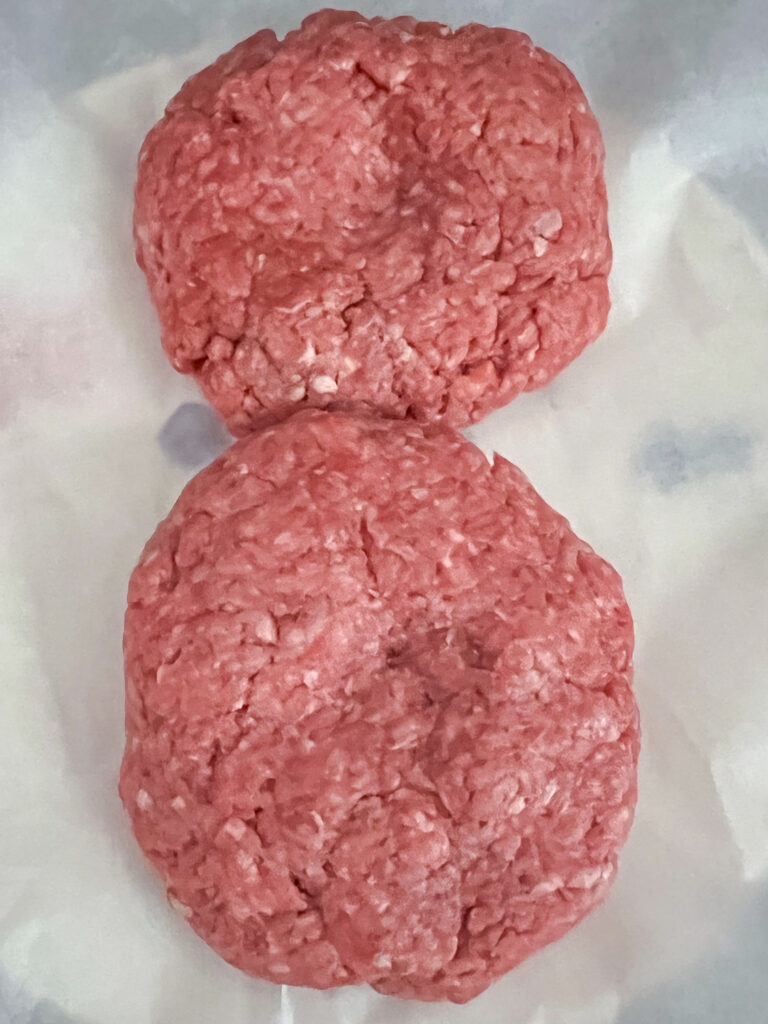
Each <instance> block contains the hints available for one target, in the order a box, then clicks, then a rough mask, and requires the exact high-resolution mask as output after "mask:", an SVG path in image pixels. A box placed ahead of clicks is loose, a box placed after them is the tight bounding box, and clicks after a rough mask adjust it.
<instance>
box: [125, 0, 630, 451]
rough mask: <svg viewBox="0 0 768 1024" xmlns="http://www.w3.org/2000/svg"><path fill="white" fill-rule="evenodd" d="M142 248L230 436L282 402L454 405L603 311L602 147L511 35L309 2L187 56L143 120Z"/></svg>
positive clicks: (271, 416)
mask: <svg viewBox="0 0 768 1024" xmlns="http://www.w3.org/2000/svg"><path fill="white" fill-rule="evenodd" d="M135 236H136V246H137V256H138V261H139V263H140V265H141V266H142V267H143V269H144V271H145V272H146V275H147V278H148V281H149V286H150V289H151V292H152V296H153V299H154V302H155V305H156V306H157V309H158V311H159V314H160V319H161V321H162V328H163V342H164V345H165V348H166V351H167V353H168V355H169V357H170V359H171V361H172V363H173V365H174V366H175V367H176V368H177V369H178V370H181V371H182V372H185V373H193V374H194V375H195V377H196V378H197V379H198V381H199V382H200V384H201V385H202V389H203V391H204V393H205V394H206V395H207V397H208V398H209V399H210V401H211V402H212V403H213V405H214V406H215V407H216V408H217V409H218V411H219V412H220V413H221V415H222V416H223V417H224V419H225V420H226V422H227V424H228V425H229V427H230V429H231V430H232V431H233V432H234V433H236V434H243V433H246V432H247V431H248V430H250V429H252V428H253V427H254V426H262V425H265V424H266V423H269V422H274V421H275V420H278V419H280V418H282V417H283V416H285V415H286V414H287V412H289V411H291V410H295V409H296V407H297V406H300V405H310V406H320V407H325V406H327V405H329V404H330V403H338V402H342V403H346V404H348V405H364V406H365V405H367V406H375V407H377V408H378V409H380V410H382V411H384V412H385V413H387V414H388V415H390V416H397V417H402V416H412V417H414V418H416V419H419V420H426V421H432V420H436V419H441V418H442V419H444V420H445V421H446V422H447V423H449V424H451V425H453V426H462V425H465V424H467V423H470V422H471V421H474V420H477V419H480V418H481V417H482V416H484V415H486V414H487V413H488V412H490V411H491V410H492V409H495V408H497V407H498V406H501V405H504V404H505V403H506V402H508V401H509V400H510V399H511V398H513V397H514V396H515V395H516V394H518V393H519V392H520V391H523V390H526V389H531V388H536V387H539V386H541V385H542V384H545V383H546V382H547V381H549V380H550V379H551V378H552V377H554V375H555V374H556V373H558V372H559V371H560V370H561V369H562V368H563V367H564V366H565V365H566V364H567V363H569V362H570V361H571V360H572V359H573V358H574V356H576V355H577V354H578V353H579V352H580V351H581V350H582V349H583V348H584V346H585V345H586V344H587V343H588V342H590V341H592V340H593V339H594V338H595V337H597V335H598V334H599V333H600V331H601V330H602V329H603V327H604V326H605V320H606V316H607V313H608V308H609V299H608V287H607V274H608V270H609V267H610V262H611V248H610V242H609V238H608V228H607V221H606V197H605V186H604V184H603V146H602V141H601V138H600V132H599V129H598V126H597V122H596V121H595V118H594V116H593V115H592V112H591V111H590V109H589V107H588V106H587V102H586V100H585V98H584V94H583V93H582V91H581V89H580V88H579V85H578V83H577V82H576V80H575V79H574V77H573V75H572V74H571V73H570V72H569V71H568V69H567V68H565V67H564V66H563V65H562V64H560V63H559V62H558V61H557V60H555V58H554V57H552V56H551V55H550V54H548V53H546V52H545V51H543V50H538V49H536V48H535V47H534V46H533V45H532V43H531V41H530V39H529V38H528V37H527V36H525V35H523V34H521V33H519V32H511V31H509V30H507V29H490V28H485V27H484V26H482V25H467V26H465V27H464V28H460V29H458V30H457V31H456V32H452V31H450V30H449V29H448V28H446V27H444V26H442V25H438V24H434V23H423V22H418V21H414V20H413V19H412V18H395V19H394V20H392V21H387V20H384V19H381V18H373V19H370V20H369V19H367V18H364V17H362V16H361V15H359V14H354V13H350V12H344V13H342V12H338V11H323V12H321V13H319V14H316V15H314V16H313V17H311V18H308V19H307V20H306V21H305V22H304V24H303V25H302V27H301V29H299V30H297V31H295V32H291V33H289V34H288V35H287V36H286V38H285V40H284V41H283V42H279V41H278V40H277V38H276V37H275V34H274V33H273V32H271V31H267V30H265V31H263V32H259V33H257V34H256V35H255V36H253V37H251V38H250V39H246V40H245V42H243V43H240V45H239V46H236V47H235V48H234V49H233V50H232V51H231V52H230V53H227V54H225V55H224V56H223V57H221V58H220V59H219V60H218V61H217V62H216V63H215V64H213V65H212V66H211V67H209V68H206V69H205V70H204V71H201V72H200V73H199V74H197V75H195V76H194V77H193V78H191V79H190V80H189V81H188V82H187V83H186V84H185V85H184V87H183V88H182V90H181V92H180V93H179V94H178V95H177V96H176V97H175V98H174V99H173V100H172V101H171V102H170V104H169V105H168V108H167V111H166V114H165V117H164V118H163V119H162V121H160V123H159V124H158V125H157V126H156V127H155V128H154V129H153V130H152V132H151V133H150V134H149V136H148V138H147V140H146V142H145V143H144V147H143V149H142V152H141V157H140V160H139V178H138V184H137V188H136V211H135Z"/></svg>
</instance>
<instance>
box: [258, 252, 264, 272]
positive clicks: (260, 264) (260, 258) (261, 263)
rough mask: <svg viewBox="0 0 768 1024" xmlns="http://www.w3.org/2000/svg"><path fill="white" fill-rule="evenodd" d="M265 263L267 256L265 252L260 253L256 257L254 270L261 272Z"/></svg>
mask: <svg viewBox="0 0 768 1024" xmlns="http://www.w3.org/2000/svg"><path fill="white" fill-rule="evenodd" d="M266 262H267V254H266V253H265V252H260V253H259V255H258V256H257V257H256V269H257V270H261V269H262V268H263V267H264V264H265V263H266Z"/></svg>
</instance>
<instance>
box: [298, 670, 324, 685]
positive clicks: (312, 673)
mask: <svg viewBox="0 0 768 1024" xmlns="http://www.w3.org/2000/svg"><path fill="white" fill-rule="evenodd" d="M319 678H320V673H319V672H318V671H317V669H316V668H310V669H308V670H307V671H306V672H305V673H304V675H303V676H302V679H303V680H304V685H305V686H314V684H315V683H316V682H317V680H318V679H319Z"/></svg>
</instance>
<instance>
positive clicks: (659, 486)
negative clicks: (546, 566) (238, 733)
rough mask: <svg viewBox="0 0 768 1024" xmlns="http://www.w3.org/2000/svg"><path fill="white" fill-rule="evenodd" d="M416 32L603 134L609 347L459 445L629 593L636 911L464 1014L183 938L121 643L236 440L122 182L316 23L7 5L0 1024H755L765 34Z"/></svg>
mask: <svg viewBox="0 0 768 1024" xmlns="http://www.w3.org/2000/svg"><path fill="white" fill-rule="evenodd" d="M363 6H364V9H365V11H366V13H373V12H374V11H379V12H380V13H386V14H393V13H397V12H399V10H400V8H399V7H398V6H396V5H394V4H391V3H386V4H383V5H379V6H378V7H376V6H375V5H373V4H365V5H363ZM410 8H411V11H412V12H413V13H415V14H417V15H418V16H421V17H432V18H439V19H441V20H451V21H453V22H454V23H461V22H462V21H467V20H472V19H475V20H482V21H485V22H487V23H488V22H490V23H498V24H507V25H511V26H513V27H516V28H522V29H525V30H527V31H529V32H530V33H531V34H532V35H533V37H534V39H535V41H536V42H538V43H540V44H541V45H543V46H545V47H547V48H548V49H550V50H552V51H553V52H554V53H556V54H557V55H558V56H560V57H561V58H562V59H564V60H565V61H566V62H567V63H569V64H570V65H571V66H572V67H573V69H574V70H575V71H576V73H577V74H578V76H579V77H580V79H581V81H582V83H583V84H584V86H585V88H586V89H587V91H588V93H589V95H590V98H591V100H592V102H593V105H594V108H595V110H596V112H597V114H598V116H599V118H600V120H601V123H602V126H603V131H604V136H605V142H606V147H607V150H608V180H609V190H610V198H611V225H612V233H613V239H614V245H615V267H614V271H613V275H612V291H613V302H614V306H613V312H612V315H611V321H610V325H609V327H608V329H607V331H606V332H605V334H604V336H603V337H602V338H601V339H600V340H599V341H598V342H597V343H596V344H595V345H593V346H592V347H591V348H590V349H589V350H588V351H587V352H586V353H585V354H584V355H583V356H582V357H581V358H580V359H578V360H577V361H576V362H575V363H574V364H573V365H572V366H571V367H570V368H569V369H568V370H567V371H566V372H565V373H563V374H562V375H561V376H560V377H559V378H558V379H557V380H556V381H555V382H554V383H553V384H552V385H551V386H549V387H548V388H546V389H544V390H543V391H540V392H536V393H534V394H531V395H527V396H524V397H522V398H520V399H518V400H517V401H515V402H514V403H513V404H512V405H511V406H509V407H508V408H507V409H505V410H502V411H500V412H498V413H496V414H494V415H493V416H491V417H490V418H489V419H487V420H486V421H485V422H483V423H482V424H480V425H478V426H477V427H475V428H473V429H472V430H471V431H470V432H469V433H470V434H471V436H472V437H473V438H474V439H475V440H476V441H477V442H478V443H480V444H482V445H483V447H484V448H486V449H487V450H489V451H490V450H491V449H494V448H495V449H497V450H499V451H500V452H502V453H503V454H504V455H505V456H507V457H509V458H510V459H512V460H513V461H514V462H516V463H518V464H520V465H521V466H522V468H523V469H524V470H525V471H526V472H527V473H528V475H529V476H530V478H531V480H532V481H533V483H534V484H535V486H536V487H537V488H538V489H539V490H540V491H541V492H542V493H543V495H544V496H545V497H546V498H547V499H548V500H549V501H550V502H551V503H552V504H553V505H554V506H555V507H556V508H557V509H559V510H560V511H562V512H563V513H565V514H566V515H567V516H568V517H569V518H570V519H571V522H572V524H573V526H574V528H575V529H576V531H577V532H578V533H580V534H581V535H582V536H584V537H585V538H586V539H587V540H589V541H590V542H591V543H592V544H593V545H594V547H595V548H596V549H597V550H598V551H599V552H600V553H601V554H602V555H604V556H605V557H607V558H609V559H610V560H611V561H612V562H613V563H614V564H615V565H616V566H617V567H618V568H619V570H620V571H621V572H622V574H623V576H624V579H625V582H626V589H627V594H628V597H629V600H630V603H631V605H632V608H633V611H634V614H635V619H636V626H637V635H638V645H637V659H636V665H637V671H636V688H637V695H638V699H639V702H640V706H641V711H642V716H643V729H644V748H643V756H642V765H641V794H640V804H639V808H638V813H637V821H636V825H635V829H634V832H633V834H632V837H631V839H630V841H629V844H628V846H627V848H626V850H625V853H624V856H623V859H622V862H621V869H620V874H619V880H618V882H617V884H616V887H615V889H614V890H613V892H612V894H611V896H610V897H609V899H608V901H607V903H606V904H605V905H604V906H603V907H602V908H601V909H600V910H599V911H598V912H597V913H595V914H594V915H593V916H592V917H591V918H590V919H588V920H587V921H586V922H585V923H584V924H583V925H582V926H580V927H579V928H577V929H576V930H575V931H573V932H572V933H571V934H570V935H569V936H568V937H567V938H566V939H564V940H563V941H562V942H560V943H558V944H556V945H555V946H552V947H550V948H549V949H548V950H546V951H544V952H543V953H541V954H539V955H537V956H535V957H534V958H532V959H531V960H530V961H528V962H527V963H526V964H524V965H523V966H521V967H520V968H518V969H517V970H516V971H514V972H513V973H512V974H511V975H510V976H508V977H507V978H506V979H504V980H503V981H501V982H499V983H498V984H496V985H494V986H493V987H492V988H491V990H490V991H489V992H487V993H486V994H485V995H483V996H481V997H480V998H478V999H477V1000H475V1001H474V1002H473V1003H471V1004H469V1005H468V1006H465V1007H453V1006H450V1005H424V1004H422V1005H420V1004H415V1003H402V1002H399V1001H396V1000H392V999H387V998H385V997H383V996H377V995H375V994H372V993H371V992H369V991H368V990H366V989H350V990H342V991H339V992H337V993H333V994H324V993H318V992H313V991H308V990H291V989H283V990H281V989H279V988H277V987H274V986H271V985H268V984H266V983H259V982H256V981H253V980H251V979H248V978H246V977H245V976H243V975H241V974H239V973H238V972H237V971H235V970H234V969H232V968H230V967H228V966H227V965H225V964H224V963H223V962H221V961H220V960H219V959H218V958H217V957H216V956H215V955H214V954H213V953H211V952H210V951H209V950H208V949H207V948H206V947H205V946H204V945H203V944H202V942H200V941H199V940H198V939H197V938H196V937H195V935H194V934H193V933H192V932H191V930H190V929H189V928H188V927H187V925H186V924H185V923H184V922H183V921H181V920H180V919H177V918H176V917H175V916H174V914H173V912H172V911H171V909H170V908H169V907H168V905H167V903H166V901H165V899H164V896H163V892H162V887H161V885H160V884H159V882H158V881H157V880H156V879H155V878H154V877H153V875H152V874H151V872H150V871H149V870H148V868H147V867H146V866H145V863H144V861H143V859H142V857H141V854H140V853H139V851H138V849H137V847H136V845H135V843H134V842H133V839H132V837H131V835H130V832H129V829H128V826H127V823H126V819H125V817H124V815H123V813H122V810H121V807H120V804H119V801H118V798H117V793H116V778H117V771H118V765H119V761H120V756H121V748H122V733H123V726H122V716H123V695H122V667H121V651H120V643H121V630H122V613H123V607H124V595H125V587H126V581H127V577H128V574H129V572H130V569H131V568H132V565H133V563H134V562H135V560H136V558H137V556H138V554H139V551H140V549H141V547H142V545H143V543H144V541H145V540H146V538H147V537H148V536H149V534H150V533H151V531H152V529H153V527H154V525H155V523H156V522H157V520H158V519H159V518H160V517H162V516H163V515H164V514H165V512H166V511H167V509H168V508H169V506H170V504H171V503H172V501H173V500H174V499H175V497H176V495H177V494H178V492H179V490H180V488H181V486H182V485H183V483H184V481H185V480H186V479H187V478H188V476H189V475H190V474H191V473H192V472H193V471H195V470H196V469H197V468H198V467H199V466H200V465H202V464H203V463H205V462H206V461H208V460H209V459H210V458H212V457H213V456H214V455H215V454H216V453H217V452H218V451H219V450H221V448H222V446H223V445H224V444H225V443H226V439H225V435H224V433H223V431H222V430H221V428H220V427H219V426H218V424H217V421H216V420H215V418H214V417H213V415H212V414H211V413H210V412H209V411H208V409H207V407H206V406H205V405H204V403H203V401H202V399H201V398H200V396H199V394H198V392H197V391H196V388H195V386H194V385H193V384H192V383H191V382H190V381H188V380H186V379H183V378H181V377H178V376H177V375H175V374H174V373H173V372H172V371H171V369H170V368H169V366H168V365H167V363H166V360H165V358H164V356H163V354H162V352H161V349H160V345H159V342H158V327H157V323H156V319H155V316H154V313H153V311H152V309H151V307H150V304H149V299H148V297H147V293H146V289H145V286H144V282H143V279H142V277H141V275H140V273H139V271H138V270H137V269H136V267H135V265H134V262H133V255H132V244H131V234H130V221H131V206H132V195H131V191H132V184H133V178H134V165H135V158H136V154H137V151H138V148H139V145H140V143H141V140H142V138H143V136H144V134H145V133H146V131H147V130H148V129H149V127H150V126H151V125H152V123H153V122H154V121H155V119H156V118H157V117H158V116H159V115H160V113H161V110H162V107H163V105H164V103H165V101H167V99H168V98H169V97H170V96H171V95H172V94H173V93H174V91H175V90H176V89H177V87H178V86H179V84H180V83H181V81H182V79H183V78H184V77H185V76H186V75H187V74H188V73H190V72H191V71H193V70H195V69H196V68H198V67H200V66H202V65H203V64H204V63H206V62H207V61H208V60H210V59H211V58H212V57H214V56H215V55H216V54H217V53H218V52H220V51H221V50H223V49H226V48H227V47H228V46H229V45H231V44H232V43H233V42H234V41H236V40H237V39H238V38H240V37H241V36H244V35H246V34H247V33H248V32H250V31H254V30H256V29H257V28H259V27H262V26H263V25H265V24H271V25H273V26H274V27H275V28H277V29H278V30H279V31H281V32H282V31H285V30H286V29H288V28H290V27H291V26H292V25H295V24H296V23H297V22H298V21H299V19H300V17H301V16H302V15H303V14H305V13H308V11H309V10H310V9H311V7H310V6H309V5H307V4H301V3H296V2H292V0H288V2H285V3H283V4H281V5H277V4H274V5H272V4H259V3H258V2H257V0H251V2H245V0H242V2H239V0H224V2H222V3H219V4H210V3H206V2H204V0H165V2H163V0H132V2H131V3H123V2H122V0H113V2H108V0H102V2H101V3H95V4H84V3H81V2H78V0H69V2H67V0H56V2H54V0H50V2H46V3H43V4H38V3H35V4H32V3H30V4H20V3H18V4H17V3H15V2H14V0H0V27H1V28H2V33H3V35H2V48H1V49H0V67H2V79H0V85H1V86H2V96H3V100H4V110H3V123H2V136H1V137H0V177H1V180H2V190H1V191H0V196H1V197H2V201H1V202H0V317H1V318H2V324H1V325H0V431H1V432H2V433H1V434H0V440H1V442H2V443H0V530H1V531H2V533H1V534H0V540H1V541H2V547H1V549H0V588H1V590H0V626H1V628H2V638H1V639H0V650H1V651H2V677H1V678H0V690H1V694H0V1022H5V1021H13V1022H15V1024H31V1022H35V1024H65V1022H70V1024H71V1022H78V1024H214V1022H215V1024H219V1022H222V1024H254V1022H258V1024H326V1022H327V1024H337V1022H338V1024H363V1022H366V1024H389V1022H397V1024H417V1022H418V1024H444V1022H445V1024H453V1022H456V1024H475V1022H477V1024H581V1022H583V1024H608V1022H614V1021H616V1022H619V1024H647V1022H650V1021H653V1022H661V1024H664V1022H679V1021H683V1020H685V1021H688V1020H690V1021H694V1020H695V1021H696V1022H697V1024H722V1022H724V1021H729V1022H734V1024H752V1022H755V1024H757V1022H762V1021H764V1020H765V1014H766V1012H768V1011H766V1007H767V1006H768V980H767V976H766V972H765V965H766V963H768V685H766V676H767V675H768V640H766V635H767V634H766V630H767V627H768V586H767V582H766V581H767V577H768V470H767V467H766V463H767V462H768V444H767V438H768V400H767V398H766V385H765V382H766V380H768V338H767V334H768V256H767V255H766V251H765V248H764V243H765V241H766V234H768V199H766V196H767V195H768V188H767V187H766V186H768V173H767V172H766V152H768V109H767V108H768V74H767V73H766V68H765V59H764V55H765V52H766V43H767V42H768V39H767V37H768V16H766V10H765V5H764V4H761V3H760V2H759V0H753V2H749V0H745V2H730V3H724V2H721V3H717V2H714V0H710V2H705V3H702V2H699V0H678V2H670V0H665V2H663V3H662V2H660V0H651V2H643V0H620V2H617V3H610V4H608V3H604V2H602V0H584V2H581V3H580V2H571V0H569V2H566V0H560V2H557V0H538V2H535V0H530V2H522V0H521V2H519V3H513V2H511V0H508V2H504V0H499V2H486V3H483V4H478V3H476V2H475V3H472V4H463V5H462V4H459V3H457V2H455V0H454V2H450V3H447V4H438V3H436V2H414V3H412V4H410ZM195 48H197V52H195V53H192V54H191V55H190V51H192V50H194V49H195ZM185 53H186V55H184V56H180V54H185Z"/></svg>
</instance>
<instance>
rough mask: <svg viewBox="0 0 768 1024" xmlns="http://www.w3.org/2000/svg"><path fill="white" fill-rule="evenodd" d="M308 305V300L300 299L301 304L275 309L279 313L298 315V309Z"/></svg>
mask: <svg viewBox="0 0 768 1024" xmlns="http://www.w3.org/2000/svg"><path fill="white" fill-rule="evenodd" d="M308 305H309V299H302V300H301V302H296V303H295V304H294V305H293V306H276V307H275V308H276V309H277V310H278V311H279V312H280V313H298V311H299V310H300V309H303V308H304V307H305V306H308Z"/></svg>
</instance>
